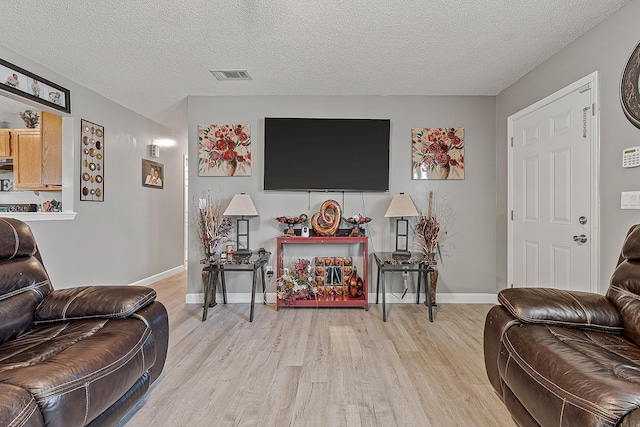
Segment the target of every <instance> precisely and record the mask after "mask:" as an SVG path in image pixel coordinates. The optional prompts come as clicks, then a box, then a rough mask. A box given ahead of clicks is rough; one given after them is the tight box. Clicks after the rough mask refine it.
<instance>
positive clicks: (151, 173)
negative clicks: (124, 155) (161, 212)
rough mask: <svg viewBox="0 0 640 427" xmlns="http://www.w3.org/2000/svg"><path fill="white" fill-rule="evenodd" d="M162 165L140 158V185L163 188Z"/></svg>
mask: <svg viewBox="0 0 640 427" xmlns="http://www.w3.org/2000/svg"><path fill="white" fill-rule="evenodd" d="M163 183H164V165H163V164H162V163H157V162H152V161H151V160H147V159H142V186H143V187H150V188H160V189H162V188H164V184H163Z"/></svg>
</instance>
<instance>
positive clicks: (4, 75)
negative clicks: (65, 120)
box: [0, 59, 71, 114]
mask: <svg viewBox="0 0 640 427" xmlns="http://www.w3.org/2000/svg"><path fill="white" fill-rule="evenodd" d="M0 89H2V90H5V91H7V92H11V93H13V94H14V95H18V96H20V97H22V98H26V99H29V100H31V101H35V102H37V103H38V104H42V105H45V106H47V107H51V108H54V109H56V110H59V111H62V112H65V113H67V114H70V113H71V93H70V92H69V89H65V88H64V87H62V86H60V85H58V84H56V83H53V82H52V81H50V80H47V79H45V78H44V77H40V76H38V75H36V74H33V73H31V72H29V71H27V70H25V69H24V68H21V67H18V66H17V65H14V64H12V63H10V62H7V61H5V60H4V59H0Z"/></svg>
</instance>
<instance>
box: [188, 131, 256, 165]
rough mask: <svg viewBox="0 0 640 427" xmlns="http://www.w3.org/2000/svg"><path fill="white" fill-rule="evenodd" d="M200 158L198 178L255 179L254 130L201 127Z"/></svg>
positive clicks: (199, 140)
mask: <svg viewBox="0 0 640 427" xmlns="http://www.w3.org/2000/svg"><path fill="white" fill-rule="evenodd" d="M198 154H199V155H198V176H251V126H250V125H242V124H240V125H232V124H226V125H200V126H198Z"/></svg>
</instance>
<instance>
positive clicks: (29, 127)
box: [26, 123, 36, 129]
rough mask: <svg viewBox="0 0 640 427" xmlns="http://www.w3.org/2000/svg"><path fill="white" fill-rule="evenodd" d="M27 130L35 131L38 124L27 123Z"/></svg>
mask: <svg viewBox="0 0 640 427" xmlns="http://www.w3.org/2000/svg"><path fill="white" fill-rule="evenodd" d="M26 125H27V129H35V128H36V124H35V123H27V124H26Z"/></svg>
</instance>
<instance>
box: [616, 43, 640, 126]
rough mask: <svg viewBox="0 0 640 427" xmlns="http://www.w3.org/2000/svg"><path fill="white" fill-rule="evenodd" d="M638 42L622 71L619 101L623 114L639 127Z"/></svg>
mask: <svg viewBox="0 0 640 427" xmlns="http://www.w3.org/2000/svg"><path fill="white" fill-rule="evenodd" d="M639 76H640V43H638V45H637V46H636V48H635V49H634V50H633V53H632V54H631V56H630V57H629V60H628V61H627V65H626V67H625V68H624V72H623V73H622V79H621V82H620V103H621V104H622V110H623V111H624V114H625V116H627V119H629V121H630V122H631V123H633V125H634V126H636V127H637V128H640V88H638V77H639Z"/></svg>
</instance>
